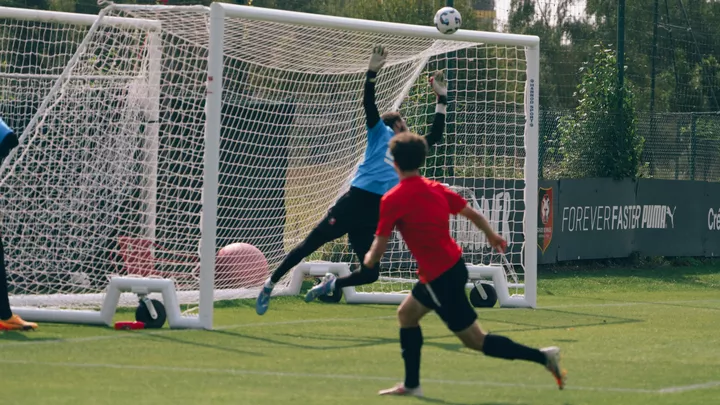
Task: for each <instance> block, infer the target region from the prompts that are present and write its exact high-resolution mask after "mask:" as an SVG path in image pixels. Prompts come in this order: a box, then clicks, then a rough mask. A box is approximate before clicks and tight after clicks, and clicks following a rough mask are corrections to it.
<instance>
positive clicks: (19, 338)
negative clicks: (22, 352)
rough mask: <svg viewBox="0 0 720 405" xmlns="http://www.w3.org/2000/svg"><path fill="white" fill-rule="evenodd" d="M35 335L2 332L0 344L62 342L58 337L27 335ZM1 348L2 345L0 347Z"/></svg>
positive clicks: (28, 332)
mask: <svg viewBox="0 0 720 405" xmlns="http://www.w3.org/2000/svg"><path fill="white" fill-rule="evenodd" d="M31 333H35V332H32V331H27V332H23V331H14V330H9V331H3V332H0V342H3V341H8V342H46V341H62V339H61V338H58V337H41V338H36V337H31V336H29V334H31ZM0 346H2V345H0Z"/></svg>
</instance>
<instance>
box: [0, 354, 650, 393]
mask: <svg viewBox="0 0 720 405" xmlns="http://www.w3.org/2000/svg"><path fill="white" fill-rule="evenodd" d="M0 364H21V365H32V366H43V367H66V368H80V369H82V368H90V369H92V368H104V369H119V370H139V371H160V372H177V373H198V374H225V375H255V376H266V377H281V378H309V379H324V380H329V381H332V380H354V381H387V382H388V383H396V382H397V378H396V377H377V376H367V375H352V374H315V373H293V372H283V371H269V370H267V371H265V370H248V369H233V368H195V367H167V366H153V365H132V364H102V363H95V364H92V363H64V362H63V363H55V362H41V361H31V360H0ZM423 383H429V384H443V385H464V386H486V387H487V386H489V387H509V388H521V389H533V390H537V389H548V390H550V389H552V390H557V387H556V386H555V385H554V384H553V383H548V384H542V385H541V384H521V383H504V382H496V381H477V380H473V381H470V380H436V379H423ZM566 389H568V390H576V391H598V392H624V393H637V394H658V393H660V391H658V390H651V389H638V388H614V387H578V386H567V387H566Z"/></svg>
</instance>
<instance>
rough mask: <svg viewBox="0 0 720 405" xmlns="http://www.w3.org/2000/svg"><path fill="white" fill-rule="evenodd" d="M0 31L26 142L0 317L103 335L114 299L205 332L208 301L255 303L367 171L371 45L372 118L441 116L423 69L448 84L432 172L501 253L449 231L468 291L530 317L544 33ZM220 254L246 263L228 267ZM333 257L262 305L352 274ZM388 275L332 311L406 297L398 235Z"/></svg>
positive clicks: (196, 22)
mask: <svg viewBox="0 0 720 405" xmlns="http://www.w3.org/2000/svg"><path fill="white" fill-rule="evenodd" d="M0 22H2V23H3V26H2V28H0V101H3V102H0V115H2V116H3V118H4V119H5V120H6V121H9V122H8V123H9V124H10V125H11V126H13V127H14V128H16V130H18V132H20V133H21V140H20V146H19V147H18V148H16V149H15V150H14V151H13V153H12V154H11V155H10V156H9V157H8V158H7V159H6V160H5V162H3V166H2V170H0V181H1V183H0V187H2V191H3V207H2V213H3V220H2V223H1V224H0V226H1V227H2V234H3V240H4V242H5V245H6V257H7V259H6V262H7V265H8V271H9V273H10V276H9V281H10V289H11V303H12V305H13V309H14V310H15V311H16V312H18V313H19V314H21V315H22V316H24V317H26V318H27V319H29V320H39V321H62V322H82V323H97V324H110V322H111V318H112V315H113V314H114V312H115V307H116V306H118V305H119V306H135V305H137V302H138V301H137V297H136V294H137V295H147V294H150V295H151V296H152V297H153V298H157V299H159V300H161V301H163V302H164V303H165V305H166V306H167V307H168V320H169V323H170V326H171V327H186V328H205V329H211V328H212V318H213V317H212V314H213V303H214V301H217V300H223V299H236V298H254V297H255V296H256V295H257V292H258V291H259V287H260V286H261V284H262V283H263V282H264V280H265V279H266V278H267V276H268V274H269V271H271V270H273V269H274V268H275V267H277V265H278V264H279V263H280V261H282V259H283V258H284V256H285V255H286V254H287V252H288V251H290V250H291V249H292V248H293V247H294V246H296V245H297V244H298V243H300V242H301V240H302V239H303V238H304V237H305V236H306V235H307V234H308V233H309V232H310V230H311V229H312V228H313V226H314V225H315V224H316V223H317V221H318V220H319V219H320V218H321V217H322V216H323V215H324V214H325V212H326V211H327V209H328V208H329V207H330V206H331V205H332V204H333V203H334V201H335V199H336V198H337V197H338V196H339V195H340V194H341V193H342V192H343V191H344V190H345V189H346V188H347V184H348V181H347V180H348V179H349V178H350V177H351V176H352V174H353V171H354V169H355V167H356V164H357V163H358V162H359V161H360V160H361V159H362V156H363V154H364V150H365V144H366V140H365V137H366V128H365V124H364V122H365V121H364V120H365V117H364V112H363V108H362V83H363V79H364V74H365V70H366V69H367V60H368V57H369V52H370V50H371V49H372V46H373V45H375V44H377V43H382V44H384V45H385V46H386V47H387V48H388V50H389V52H390V57H389V60H388V62H387V64H386V66H385V67H384V68H383V70H382V71H381V73H380V75H379V77H378V85H377V92H376V93H377V94H376V100H377V104H378V108H379V109H380V111H381V113H382V112H384V111H387V110H400V111H401V112H402V113H403V115H404V116H405V117H406V118H407V121H408V125H409V126H410V127H411V129H413V130H414V131H416V132H419V133H427V132H426V131H427V128H428V127H429V123H430V122H431V120H432V113H433V112H434V103H435V99H434V95H433V94H432V90H431V89H430V87H429V85H428V82H427V77H428V74H429V73H430V72H432V71H433V70H436V69H441V68H445V69H447V70H448V74H449V77H450V78H451V80H450V89H451V106H450V110H451V111H452V114H453V115H452V117H453V118H452V119H451V118H450V117H451V116H450V115H449V120H448V125H447V126H448V129H447V131H446V134H445V139H444V141H443V143H442V144H440V145H438V146H436V147H435V148H434V149H435V150H434V153H433V155H432V156H431V157H430V158H429V159H428V163H427V165H426V166H427V167H426V175H428V176H429V177H432V178H436V179H438V180H440V181H443V182H445V183H447V184H448V185H449V186H451V187H452V188H454V189H456V190H457V191H458V192H460V193H461V194H463V196H465V197H466V198H467V199H468V200H469V201H471V202H472V203H473V204H474V205H475V206H476V207H477V208H478V209H480V210H481V211H483V213H484V214H486V216H487V217H488V219H489V220H490V221H491V224H493V226H495V227H496V229H498V231H499V232H500V233H501V234H502V235H503V236H505V237H506V238H507V239H508V241H509V242H510V249H509V252H508V253H507V254H506V255H497V254H494V253H492V252H491V251H490V250H489V249H488V246H487V241H486V240H485V239H484V237H483V236H482V235H481V234H479V233H478V232H476V231H475V230H473V229H471V228H470V227H468V224H467V223H466V222H464V220H461V219H453V220H452V221H451V223H452V227H453V229H452V232H453V236H454V237H455V238H456V239H457V240H458V242H459V243H460V244H461V245H462V246H463V248H464V249H465V254H466V261H467V262H468V263H472V265H470V266H469V268H470V273H471V280H469V287H472V284H471V282H473V281H477V280H479V279H490V280H491V283H492V284H493V285H494V287H495V290H496V291H497V293H498V301H499V303H500V305H502V306H508V307H534V306H535V305H536V283H537V275H536V267H537V266H536V260H537V253H536V249H537V243H536V241H537V231H536V230H537V173H538V171H537V167H538V157H537V153H538V122H537V119H538V118H537V117H538V106H539V102H538V100H539V98H538V96H539V39H538V38H537V37H534V36H525V35H513V34H503V33H493V32H476V31H468V30H460V31H458V32H456V33H455V34H452V35H443V34H440V33H439V32H438V31H437V30H436V29H435V28H434V27H428V26H413V25H407V24H397V23H388V22H377V21H366V20H359V19H350V18H341V17H332V16H322V15H313V14H306V13H296V12H287V11H279V10H270V9H263V8H257V7H247V6H237V5H231V4H225V3H213V4H212V5H211V6H210V7H202V6H159V5H153V6H149V5H148V6H144V5H110V6H108V7H107V8H105V9H103V10H102V12H101V13H100V14H99V15H98V16H85V15H78V14H70V13H57V12H40V11H35V10H20V9H12V8H0ZM20 34H22V36H20ZM18 37H22V38H24V39H23V40H17V39H15V38H18ZM48 52H51V53H52V54H53V55H54V57H53V58H47V57H43V55H46V54H47V53H48ZM451 60H453V63H449V61H451ZM28 89H30V90H28ZM233 243H243V244H244V245H242V246H241V247H240V248H239V249H240V250H238V252H239V253H237V254H238V255H240V256H238V257H239V259H237V260H236V261H234V262H233V261H231V262H229V263H228V262H223V260H224V259H223V258H221V256H222V255H223V253H222V252H223V250H222V249H223V247H225V246H227V245H230V244H233ZM347 249H348V248H347V244H346V241H344V240H341V241H339V243H335V244H328V245H326V246H324V247H323V248H322V249H320V251H319V252H318V253H317V254H315V255H313V256H311V257H310V258H308V260H307V261H306V262H303V263H301V264H300V265H299V266H297V267H296V268H295V269H294V270H293V271H292V272H291V273H290V274H289V275H288V276H287V277H285V278H284V279H283V280H282V281H281V282H280V283H279V284H278V287H277V288H276V291H275V294H277V295H293V294H298V293H299V292H300V288H301V285H302V283H303V280H305V279H306V277H307V276H311V277H315V276H321V275H322V274H324V273H325V272H327V271H331V272H335V273H338V274H347V273H348V272H350V271H351V270H352V269H353V268H354V267H355V266H357V259H355V258H353V257H352V255H351V254H350V253H351V252H348V251H347ZM382 269H383V270H382V272H381V279H380V281H378V282H377V283H375V284H373V285H370V286H363V287H358V288H346V289H344V290H343V294H344V296H345V298H346V301H347V302H348V303H397V302H400V300H402V299H403V298H404V297H405V296H406V294H407V291H408V290H409V288H411V286H412V283H414V282H415V281H416V277H415V275H414V270H415V268H414V260H412V258H411V257H410V255H409V254H408V252H407V249H406V248H405V247H404V244H403V243H402V241H401V240H400V239H399V238H394V239H393V244H392V249H391V251H390V252H388V254H387V255H386V257H385V258H383V261H382ZM180 305H183V306H187V307H188V309H190V312H192V310H193V309H197V310H198V313H197V314H193V313H189V312H185V313H183V312H181V310H180Z"/></svg>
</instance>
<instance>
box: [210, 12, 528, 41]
mask: <svg viewBox="0 0 720 405" xmlns="http://www.w3.org/2000/svg"><path fill="white" fill-rule="evenodd" d="M210 10H211V11H210V13H211V14H213V15H215V16H219V15H225V16H227V17H238V18H246V19H251V20H258V21H268V22H275V23H285V24H293V25H302V26H306V27H318V28H334V29H339V30H345V31H358V32H369V33H389V34H393V35H402V36H409V37H417V38H427V39H436V40H446V41H447V40H452V41H457V42H461V41H466V42H478V43H484V42H487V43H492V44H494V45H507V46H526V47H530V48H532V47H537V46H538V45H539V44H540V38H539V37H537V36H534V35H520V34H503V33H498V32H488V31H471V30H463V29H460V30H458V31H456V32H455V33H454V34H452V36H448V35H446V34H442V33H441V32H440V31H438V30H437V29H435V28H434V27H430V26H422V25H411V24H402V23H394V22H387V21H371V20H361V19H358V18H348V17H337V16H329V15H322V14H311V13H302V12H298V11H284V10H275V9H269V8H261V7H251V6H242V5H238V4H228V3H213V4H212V5H211V6H210Z"/></svg>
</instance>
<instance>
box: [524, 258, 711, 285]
mask: <svg viewBox="0 0 720 405" xmlns="http://www.w3.org/2000/svg"><path fill="white" fill-rule="evenodd" d="M712 275H720V262H717V263H713V264H704V265H699V266H672V265H668V264H663V265H655V266H640V267H636V266H631V265H626V266H622V265H619V266H615V265H605V266H603V265H597V264H595V263H579V264H574V265H573V264H568V265H558V266H553V267H544V268H540V269H538V278H539V279H542V280H562V279H568V278H578V279H584V278H586V279H598V278H621V279H624V278H630V277H635V278H640V279H653V280H656V281H663V282H667V283H696V282H697V281H696V280H697V277H698V276H712Z"/></svg>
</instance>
